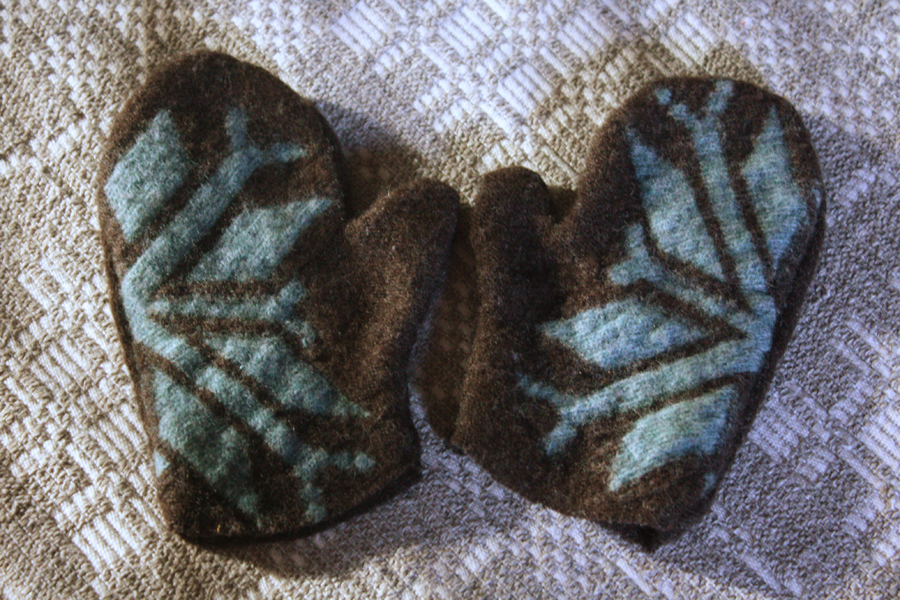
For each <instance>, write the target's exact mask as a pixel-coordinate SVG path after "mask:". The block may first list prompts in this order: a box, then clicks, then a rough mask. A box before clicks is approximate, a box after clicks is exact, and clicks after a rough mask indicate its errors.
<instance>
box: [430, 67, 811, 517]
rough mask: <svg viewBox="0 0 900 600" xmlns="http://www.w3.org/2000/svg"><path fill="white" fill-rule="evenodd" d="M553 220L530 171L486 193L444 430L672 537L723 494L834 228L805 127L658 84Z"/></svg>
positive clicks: (525, 478) (559, 501)
mask: <svg viewBox="0 0 900 600" xmlns="http://www.w3.org/2000/svg"><path fill="white" fill-rule="evenodd" d="M553 213H554V211H553V209H552V207H551V201H550V196H549V194H548V190H547V188H546V187H545V185H544V183H543V182H542V181H541V179H540V177H539V176H538V175H536V174H535V173H532V172H531V171H528V170H526V169H522V168H510V169H504V170H500V171H496V172H493V173H490V174H488V175H487V176H486V177H485V178H484V181H483V182H482V184H481V187H480V190H479V193H478V195H477V198H476V202H475V215H474V221H473V225H472V247H473V249H474V254H475V258H476V270H477V280H478V301H479V309H478V323H477V331H476V333H475V339H474V342H473V349H472V352H471V354H470V356H469V362H468V366H467V374H466V378H465V381H464V384H463V386H462V393H461V398H459V402H460V406H459V409H458V413H457V417H456V420H455V423H454V428H453V431H452V438H451V441H452V443H453V444H454V445H456V446H458V447H459V448H461V449H462V450H464V451H465V452H467V453H468V454H470V455H471V456H473V457H474V458H475V459H476V460H477V461H478V462H479V463H480V464H481V465H483V466H484V467H485V468H486V469H487V470H488V471H489V472H490V473H491V474H492V475H493V476H494V477H495V478H496V479H497V480H498V481H500V482H501V483H503V484H504V485H506V486H508V487H510V488H511V489H513V490H515V491H518V492H520V493H521V494H522V495H524V496H525V497H527V498H529V499H531V500H534V501H537V502H541V503H543V504H546V505H547V506H550V507H552V508H554V509H556V510H559V511H560V512H563V513H566V514H570V515H577V516H582V517H586V518H589V519H592V520H596V521H600V522H605V523H615V524H620V525H627V526H632V525H633V526H638V527H647V528H651V529H654V530H656V531H659V532H671V531H673V530H676V529H678V528H680V527H681V526H682V525H683V523H684V522H685V519H686V518H688V517H689V516H691V515H693V514H697V513H698V512H699V511H700V510H702V509H703V508H704V506H705V505H706V503H707V502H708V501H709V499H710V498H711V496H712V494H713V492H714V490H715V489H716V487H717V484H718V482H719V481H720V479H721V477H722V475H723V473H724V471H725V470H726V469H727V467H728V465H729V464H730V462H731V460H732V459H733V456H734V453H735V450H736V448H737V446H738V444H739V442H740V440H741V439H742V436H743V434H744V432H745V431H746V428H747V426H748V425H749V423H750V421H751V420H752V418H753V416H754V414H755V410H756V407H757V405H758V403H759V401H760V399H761V398H762V397H763V395H764V394H765V391H766V387H767V385H768V383H769V382H770V380H771V378H772V371H773V368H774V365H775V363H776V361H777V360H778V358H779V356H780V355H781V353H782V351H783V349H784V347H785V345H786V343H787V341H788V337H789V335H790V332H791V330H792V328H793V326H794V323H795V321H796V314H797V310H798V308H799V306H800V304H801V302H802V297H803V295H804V292H805V289H806V287H807V284H808V282H809V279H810V277H811V274H812V271H813V268H814V265H815V261H816V256H817V253H818V248H819V246H820V242H821V237H822V232H823V223H824V219H823V213H824V200H823V191H822V183H821V178H820V174H819V167H818V164H817V160H816V157H815V153H814V151H813V149H812V147H811V145H810V141H809V136H808V133H807V131H806V129H805V128H804V126H803V124H802V122H801V120H800V117H799V116H798V115H797V113H796V112H795V111H794V109H793V108H792V107H791V106H790V105H789V104H788V103H787V102H785V101H784V100H782V99H781V98H778V97H776V96H774V95H772V94H770V93H767V92H765V91H762V90H760V89H758V88H756V87H753V86H751V85H748V84H744V83H739V82H735V81H731V80H701V79H670V80H664V81H660V82H657V83H655V84H653V85H651V86H650V87H648V88H646V89H645V90H643V91H642V92H641V93H639V94H637V95H636V96H635V97H633V98H632V99H630V100H629V101H628V102H627V103H626V104H625V105H624V107H623V108H622V109H620V110H619V111H618V112H617V113H615V114H614V115H613V116H612V117H611V118H610V120H609V121H608V122H607V123H606V124H605V125H604V127H603V128H602V129H601V131H600V133H599V134H598V137H597V138H596V139H595V141H594V143H593V146H592V150H591V154H590V158H589V160H588V164H587V169H586V172H585V174H584V176H583V180H582V181H581V184H580V189H579V191H578V196H577V199H576V201H575V202H574V204H573V205H572V207H571V208H570V209H569V210H568V211H567V212H565V214H564V215H561V216H558V217H557V216H555V215H554V214H553ZM430 412H431V414H452V411H443V412H441V411H437V412H435V411H434V410H432V411H430ZM440 428H441V429H442V430H446V429H447V424H446V423H443V422H441V423H440Z"/></svg>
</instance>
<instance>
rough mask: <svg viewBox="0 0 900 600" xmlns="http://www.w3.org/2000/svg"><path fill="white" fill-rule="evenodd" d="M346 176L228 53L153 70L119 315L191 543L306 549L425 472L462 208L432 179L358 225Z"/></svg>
mask: <svg viewBox="0 0 900 600" xmlns="http://www.w3.org/2000/svg"><path fill="white" fill-rule="evenodd" d="M340 160H341V153H340V148H339V146H338V142H337V140H336V138H335V136H334V134H333V133H332V131H331V130H330V128H329V127H328V124H327V123H326V122H325V120H324V119H323V118H322V117H321V116H320V114H319V113H318V112H317V111H316V109H315V108H314V106H313V104H312V103H311V102H309V101H307V100H304V99H303V98H300V97H299V96H297V95H296V94H295V93H294V92H293V91H291V89H290V88H288V87H287V86H286V85H285V84H283V83H282V82H280V81H278V80H277V79H276V78H275V77H273V76H272V75H270V74H268V73H266V72H265V71H263V70H261V69H259V68H257V67H254V66H251V65H249V64H246V63H242V62H239V61H237V60H235V59H233V58H230V57H228V56H224V55H222V54H215V53H209V52H203V53H199V54H195V55H191V56H188V57H186V58H183V59H181V60H179V61H177V62H175V63H173V64H171V65H170V66H168V67H166V68H164V69H162V70H160V71H159V72H157V73H156V74H154V75H152V76H151V77H150V79H149V81H148V82H147V83H146V85H145V86H143V88H142V89H140V90H139V91H138V92H137V93H136V94H135V95H134V96H133V97H132V98H131V99H130V100H129V101H128V102H127V104H126V105H125V107H124V108H123V110H122V112H121V114H120V115H119V117H118V119H117V121H116V122H115V125H114V126H113V128H112V133H111V135H110V140H109V146H108V151H107V153H106V156H105V158H104V159H103V162H102V165H101V173H100V180H99V181H100V183H99V187H100V193H99V213H100V222H101V227H102V239H103V244H104V250H105V256H106V262H107V265H106V266H107V272H108V275H109V280H110V288H111V300H112V306H113V313H114V317H115V322H116V325H117V327H118V330H119V334H120V336H121V339H122V342H123V344H124V348H125V356H126V361H127V364H128V368H129V371H130V373H131V376H132V378H133V380H134V383H135V388H136V393H137V396H138V402H139V406H140V409H141V414H142V418H143V420H144V424H145V428H146V430H147V433H148V435H149V438H150V444H151V447H152V451H153V463H154V465H155V469H156V474H157V487H158V493H159V498H160V501H161V506H162V509H163V512H164V514H165V517H166V518H167V520H168V521H169V523H170V525H171V527H172V528H173V529H174V530H175V531H176V532H178V533H179V534H181V535H183V536H185V537H187V538H189V539H194V540H215V539H222V538H253V537H265V536H270V535H274V534H284V533H298V532H301V533H302V532H304V531H305V530H306V529H305V528H308V527H311V526H320V525H321V524H323V523H327V522H331V521H333V520H335V519H338V518H340V517H342V516H345V515H347V514H348V512H350V511H352V510H354V509H356V508H358V507H359V506H360V505H361V504H363V503H366V502H367V501H371V500H372V499H373V498H374V497H376V496H378V495H379V494H381V493H383V491H384V490H386V489H387V488H389V487H390V486H392V485H393V484H395V483H396V482H398V480H401V479H404V478H405V477H406V476H407V475H409V474H410V473H414V472H415V471H416V468H417V466H418V439H417V437H416V433H415V429H414V428H413V425H412V421H411V417H410V412H409V408H408V402H407V401H408V392H407V386H408V369H409V362H410V358H411V352H412V348H413V345H414V343H415V342H416V340H417V336H418V333H419V331H420V329H421V327H422V323H423V321H424V319H425V317H426V315H427V312H428V310H429V306H430V303H431V301H432V297H433V295H434V294H435V292H436V291H437V289H438V286H439V285H440V284H441V279H442V277H443V272H444V269H445V266H446V265H445V261H446V257H447V253H448V250H449V246H450V241H451V238H452V235H453V231H454V227H455V219H456V209H457V203H458V198H457V195H456V193H455V192H454V191H453V190H451V189H450V188H448V187H447V186H445V185H443V184H440V183H437V182H434V181H418V182H414V183H412V184H409V185H407V186H405V187H403V188H402V189H399V190H397V191H395V192H393V193H392V194H391V195H390V196H388V197H385V198H382V199H381V200H379V201H377V202H376V203H375V204H374V205H373V206H372V207H371V208H370V209H369V210H368V211H367V212H366V213H365V214H363V215H362V216H361V217H359V218H357V219H355V220H353V221H352V222H349V223H345V222H344V217H343V209H342V191H341V182H340V179H339V163H340Z"/></svg>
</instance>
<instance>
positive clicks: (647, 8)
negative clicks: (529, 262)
mask: <svg viewBox="0 0 900 600" xmlns="http://www.w3.org/2000/svg"><path fill="white" fill-rule="evenodd" d="M898 14H900V7H898V4H897V2H895V1H888V2H864V1H861V0H860V1H855V0H838V1H835V2H826V3H821V4H816V5H815V6H813V5H809V6H806V5H803V3H797V2H793V3H792V2H765V1H757V0H751V1H740V2H739V1H737V0H712V1H702V2H701V1H694V0H685V1H682V2H671V1H662V2H660V1H652V2H651V1H637V2H621V1H620V2H616V1H611V0H601V1H599V2H552V3H551V2H527V1H526V2H511V1H503V0H497V1H490V2H488V1H455V0H449V1H442V2H425V3H422V2H413V1H403V0H401V1H397V2H395V1H387V0H346V1H343V0H342V1H337V2H331V3H327V4H315V5H314V4H313V3H305V4H304V3H298V2H289V1H287V0H284V1H280V0H274V1H263V2H241V3H238V2H215V3H213V2H209V1H189V2H184V3H160V2H155V1H154V2H151V1H148V0H128V1H124V2H119V3H116V4H115V5H113V4H110V3H104V2H95V3H88V2H84V1H78V0H72V1H62V2H56V3H49V2H37V1H28V0H12V1H8V2H4V3H2V7H0V99H2V107H3V108H2V112H0V220H2V226H0V342H2V343H0V388H2V390H3V391H2V394H0V596H2V597H6V598H87V599H91V598H128V597H139V598H154V597H166V598H175V599H181V598H185V599H196V598H204V597H207V598H214V599H218V598H234V597H245V598H255V599H269V598H271V599H276V598H295V597H302V598H311V599H329V600H330V599H338V598H410V599H413V598H415V599H418V598H490V597H496V598H509V597H515V598H535V599H544V598H546V599H554V600H557V599H562V598H586V597H588V598H590V597H604V598H644V597H648V598H667V599H668V598H672V599H674V598H726V599H730V598H758V599H775V598H788V597H807V598H841V599H843V598H846V599H856V598H892V597H897V596H900V589H898V588H900V579H898V576H897V573H898V572H900V537H898V528H897V523H898V522H900V513H898V508H897V507H898V506H900V442H898V438H900V433H898V427H900V425H898V424H900V408H898V407H900V392H898V385H897V380H898V377H900V370H898V369H900V366H898V365H900V335H898V331H900V317H898V315H900V271H898V261H897V256H898V255H900V246H898V241H897V240H898V238H900V229H898V227H900V226H898V218H897V215H898V208H900V206H898V204H900V183H898V177H897V174H898V173H900V122H898V120H897V115H898V114H900V91H898V89H897V85H896V82H897V81H898V79H900V51H898V49H897V45H896V43H895V40H896V39H897V38H898V36H900V20H898ZM198 48H211V49H216V50H221V51H225V52H227V53H229V54H231V55H233V56H236V57H238V58H240V59H241V60H246V61H249V62H251V63H253V64H257V65H260V66H262V67H263V68H265V69H266V70H267V71H269V72H271V73H272V74H274V75H275V76H276V77H278V78H279V79H281V80H282V81H284V82H285V83H286V84H288V85H289V86H290V87H291V88H292V89H294V90H295V91H296V92H298V93H299V94H301V95H303V96H305V97H308V98H314V99H316V101H317V106H318V108H319V109H320V111H321V112H322V113H323V114H324V115H325V117H326V118H327V119H328V121H329V122H330V123H331V125H332V126H333V127H334V129H335V132H336V134H337V136H338V137H339V138H340V141H341V142H342V144H343V147H344V149H345V152H346V155H347V157H348V163H347V164H348V167H349V169H348V173H349V174H350V178H351V181H350V192H351V194H350V197H351V199H353V198H355V199H356V200H354V202H358V203H359V204H360V205H365V204H367V203H369V202H370V201H371V200H373V199H374V198H375V197H376V196H377V195H378V193H380V192H381V191H383V190H385V189H387V188H389V187H393V186H395V185H397V184H400V183H402V182H403V181H405V180H408V179H411V178H412V177H414V176H418V175H421V176H430V177H436V178H439V179H442V180H445V181H447V182H448V183H449V184H451V185H452V186H453V187H454V188H456V189H458V190H459V191H460V192H461V195H462V197H463V199H464V200H466V201H471V200H472V199H473V198H474V192H475V189H476V186H477V183H478V181H479V179H480V177H481V176H483V175H484V174H486V173H488V172H490V171H493V170H495V169H498V168H501V167H506V166H510V165H513V164H520V165H523V166H525V167H527V168H529V169H531V170H533V171H535V172H538V173H540V174H541V176H542V177H543V178H544V180H545V181H546V182H547V184H548V185H549V186H551V188H569V189H571V188H573V187H574V186H575V185H576V183H577V178H578V176H579V174H580V173H581V172H582V171H583V169H584V166H585V160H586V156H587V150H588V147H589V144H590V141H591V138H592V136H593V132H594V131H595V130H596V128H597V127H599V126H600V125H602V124H603V123H604V122H605V121H606V119H607V118H608V117H609V115H610V114H611V113H612V112H614V111H615V110H616V108H617V107H619V106H621V104H622V103H623V102H624V101H625V100H626V99H627V98H628V97H630V96H631V95H632V94H633V93H634V92H636V91H637V90H638V89H640V88H641V87H643V86H644V85H645V84H646V83H648V82H650V81H652V80H656V79H658V78H659V77H662V76H671V75H689V74H692V75H703V76H716V77H732V78H736V79H740V80H745V81H750V82H753V83H755V84H757V85H761V86H763V87H765V88H767V89H770V90H772V91H774V92H776V93H778V94H779V95H781V96H783V97H785V98H786V99H788V100H789V101H790V102H791V103H792V104H793V105H794V106H795V107H796V108H797V110H798V112H799V113H800V115H801V116H802V117H803V120H804V122H805V123H806V125H807V126H808V128H809V130H810V133H811V137H812V142H813V145H814V147H815V148H816V151H817V153H818V156H819V160H820V163H821V167H822V174H823V179H824V185H825V189H826V190H827V192H828V198H827V201H828V223H827V229H828V234H827V236H826V238H825V240H824V245H823V250H822V255H821V259H820V263H819V269H818V271H817V274H816V277H815V278H814V280H813V281H812V283H811V286H810V289H809V293H808V296H807V299H806V304H805V307H804V310H803V313H802V315H801V317H800V321H799V323H798V326H797V329H796V332H795V335H794V337H793V339H792V341H791V343H790V345H789V346H788V347H787V349H786V350H785V354H784V357H783V359H782V361H781V363H780V366H779V368H778V371H777V373H776V374H775V378H774V380H773V382H772V385H771V386H770V389H769V392H768V393H767V395H766V397H765V398H764V399H763V401H762V404H761V407H760V412H759V414H758V416H757V419H756V420H755V422H754V425H753V427H752V429H751V430H750V432H749V434H748V437H747V440H746V441H745V443H744V444H743V446H742V447H741V450H740V451H739V452H738V454H737V456H736V458H735V463H734V466H733V468H732V469H731V470H730V471H729V473H728V475H727V476H726V477H725V478H724V479H723V480H722V482H721V484H720V487H719V491H718V493H717V496H716V502H715V503H714V505H713V507H712V510H711V511H710V512H709V513H708V514H707V515H706V516H705V517H704V518H703V519H702V520H701V521H700V522H699V523H697V524H696V525H695V526H694V527H693V528H691V529H690V530H688V531H687V532H686V533H685V534H684V535H683V536H682V537H680V538H678V539H677V540H674V541H673V542H671V543H669V544H667V545H665V546H662V547H661V548H659V549H658V550H657V551H656V552H654V553H647V552H645V551H643V550H642V549H640V548H638V547H637V546H635V545H634V544H632V543H630V542H628V541H625V540H623V539H622V538H621V537H619V536H617V535H616V534H614V533H612V532H610V531H609V530H607V529H605V528H603V527H601V526H599V525H594V524H591V523H588V522H586V521H584V520H581V519H577V518H572V517H566V516H563V515H560V514H559V513H557V512H555V511H553V510H550V509H548V508H544V507H542V506H541V505H538V504H535V503H530V502H528V501H526V500H523V499H522V497H521V496H519V495H518V494H515V493H513V492H510V491H508V490H507V489H506V488H504V487H502V486H501V485H500V484H498V483H497V482H496V480H495V479H494V478H492V477H491V476H490V475H489V474H488V473H486V472H485V471H484V470H483V469H481V468H480V467H479V466H478V465H477V464H476V463H475V462H474V461H473V460H471V459H469V458H466V457H464V456H460V455H458V454H455V453H454V452H453V451H452V450H450V449H449V448H448V447H447V446H446V445H445V444H444V443H443V442H442V441H441V440H440V438H439V437H438V436H437V435H435V434H434V432H433V430H432V429H431V427H430V426H428V425H427V424H426V423H425V421H424V418H423V409H422V406H421V403H420V401H419V400H418V399H417V398H415V397H414V399H413V409H414V415H413V416H414V417H415V418H416V423H417V430H418V432H419V435H420V436H421V438H422V449H423V452H422V463H423V478H422V480H421V481H420V482H419V483H418V484H417V485H416V486H413V487H411V488H409V489H408V490H406V491H405V492H403V493H402V494H401V495H400V496H398V497H395V498H394V500H393V501H392V502H390V503H386V504H382V505H380V506H379V507H377V508H376V509H374V510H372V511H370V512H367V513H365V514H362V515H359V516H358V517H355V518H354V519H352V520H350V521H347V522H346V523H342V524H340V525H338V526H337V527H335V528H332V529H329V530H326V531H323V532H321V533H319V534H316V535H315V536H313V537H310V538H305V539H302V540H298V541H294V542H279V543H271V544H261V545H254V546H250V547H241V548H231V549H228V550H224V551H222V550H220V551H212V550H207V549H202V548H198V547H196V546H195V545H191V544H188V543H186V542H184V541H183V540H182V539H181V538H180V537H178V536H177V535H175V534H172V533H170V532H169V531H168V529H167V528H166V524H165V521H164V520H163V515H162V512H161V511H160V508H159V506H158V503H157V501H156V498H155V495H154V489H155V488H154V485H155V484H154V482H155V479H156V478H155V474H154V468H155V467H154V460H153V457H152V452H151V449H150V447H149V445H148V442H147V440H146V437H145V435H144V433H143V427H142V424H141V421H140V416H139V414H138V409H137V405H136V403H135V397H134V392H133V388H132V385H131V381H130V378H129V377H128V374H127V370H126V367H125V355H124V353H123V351H122V349H121V346H120V345H119V343H118V340H117V333H116V329H115V326H114V323H113V320H112V317H111V314H110V313H109V310H108V308H107V306H108V302H107V296H106V290H107V284H106V281H105V278H104V273H103V268H102V248H101V242H100V236H99V227H100V225H99V222H98V220H97V213H96V208H95V205H94V197H95V193H96V189H97V187H96V175H97V163H98V160H99V158H100V156H101V155H102V153H103V147H104V144H105V142H106V140H107V139H108V136H109V133H110V128H111V126H112V122H113V120H114V118H115V115H116V113H117V111H118V109H119V102H121V100H122V99H123V98H125V97H127V96H128V94H129V93H131V92H132V91H133V90H134V89H135V85H136V83H138V82H142V81H145V80H146V77H147V75H148V74H149V72H150V71H151V70H152V69H153V68H154V67H156V66H157V65H159V64H161V63H163V62H165V61H167V60H169V59H172V58H175V57H176V56H178V55H181V54H182V53H184V52H187V51H190V50H194V49H198ZM175 158H176V157H172V159H173V160H174V159H175ZM351 212H352V211H351ZM463 218H468V217H466V216H465V215H463ZM684 218H685V219H688V218H689V215H685V216H684ZM687 222H689V221H687V220H686V223H687ZM691 239H695V238H691ZM682 250H684V251H685V252H687V251H689V248H687V247H682V246H680V245H679V246H676V247H673V252H675V251H682ZM453 263H454V264H455V265H456V266H455V267H451V268H456V269H464V268H469V267H470V266H471V264H472V257H471V255H466V254H464V253H463V254H461V255H460V258H459V260H454V261H453ZM470 291H471V290H469V289H464V288H461V289H453V290H449V293H450V294H452V295H453V296H452V297H454V298H457V299H458V300H459V299H465V298H466V297H467V295H468V294H469V293H470ZM470 307H471V302H463V301H462V300H459V301H458V302H455V303H452V304H451V305H450V307H449V308H448V311H449V313H450V314H449V315H446V316H447V317H452V318H445V317H443V316H441V315H438V316H437V317H436V318H435V331H436V332H438V334H439V335H441V336H442V338H441V342H440V343H444V344H446V345H447V346H448V348H450V349H451V350H452V351H453V352H456V350H459V352H458V354H459V355H460V356H463V355H466V354H467V353H466V352H464V351H463V350H465V347H464V346H465V344H466V343H467V340H468V339H469V338H470V336H471V333H472V331H471V329H470V328H468V327H467V326H466V325H465V323H467V322H469V323H471V322H473V319H474V314H473V313H472V312H471V309H470ZM623 308H627V307H623ZM199 309H200V308H199V307H198V310H199ZM203 309H204V310H212V308H211V307H210V308H208V309H207V308H205V307H204V308H203ZM245 309H247V310H249V309H250V307H244V308H241V310H245ZM184 310H185V311H189V310H195V309H194V308H191V307H188V306H185V307H184ZM215 310H221V311H234V310H238V308H237V307H234V306H221V307H216V308H215ZM253 310H256V309H255V308H254V309H253ZM458 323H463V325H462V326H454V327H450V325H449V324H458ZM548 327H549V325H548ZM238 350H239V349H238V348H234V349H233V351H234V352H237V351H238ZM451 356H452V355H451ZM446 370H447V373H448V380H449V381H450V382H453V381H457V380H458V377H459V376H458V371H457V369H456V368H455V367H454V365H453V364H448V365H447V367H446ZM160 466H161V467H162V466H164V465H163V464H161V465H160Z"/></svg>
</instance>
